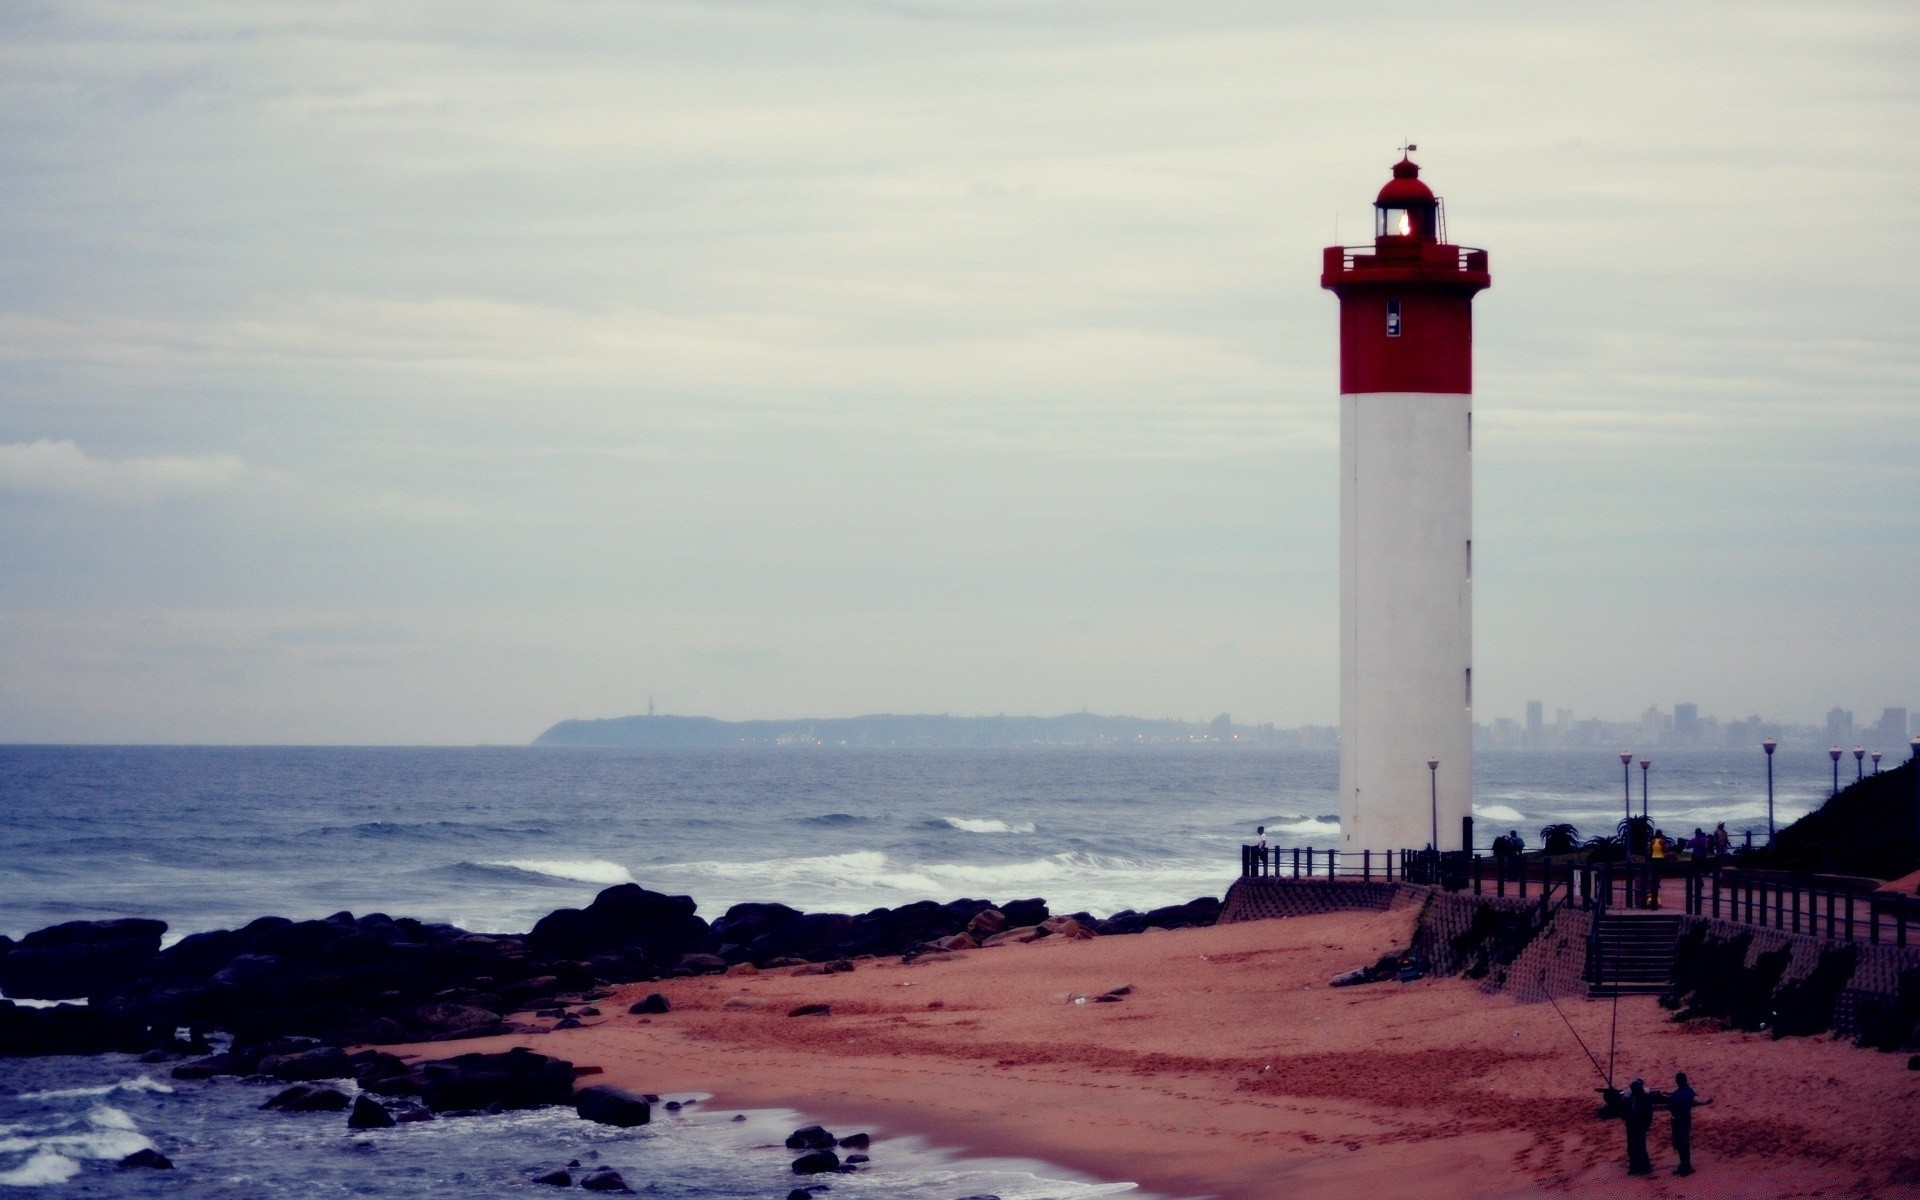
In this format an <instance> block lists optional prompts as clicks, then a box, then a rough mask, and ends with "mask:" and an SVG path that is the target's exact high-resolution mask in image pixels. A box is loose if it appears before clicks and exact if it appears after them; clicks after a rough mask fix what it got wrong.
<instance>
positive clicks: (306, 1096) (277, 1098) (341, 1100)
mask: <svg viewBox="0 0 1920 1200" xmlns="http://www.w3.org/2000/svg"><path fill="white" fill-rule="evenodd" d="M347 1103H348V1101H347V1094H346V1093H345V1092H341V1091H336V1090H335V1089H333V1088H330V1087H316V1086H314V1085H313V1084H311V1083H296V1084H294V1085H293V1086H292V1087H290V1088H287V1089H286V1090H285V1091H282V1092H276V1093H275V1094H274V1095H273V1096H272V1097H270V1098H269V1099H268V1100H267V1102H266V1103H265V1104H262V1105H261V1106H260V1107H261V1108H277V1109H279V1110H280V1111H281V1112H344V1111H345V1110H346V1107H347Z"/></svg>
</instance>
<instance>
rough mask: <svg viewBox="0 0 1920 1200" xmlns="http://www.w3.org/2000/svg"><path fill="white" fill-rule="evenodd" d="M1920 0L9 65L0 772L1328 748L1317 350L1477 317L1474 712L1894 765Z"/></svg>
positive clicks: (172, 9) (211, 51) (752, 23)
mask: <svg viewBox="0 0 1920 1200" xmlns="http://www.w3.org/2000/svg"><path fill="white" fill-rule="evenodd" d="M1917 101H1920V7H1916V6H1914V5H1912V4H1911V3H1908V2H1905V0H1902V2H1896V3H1847V2H1838V3H1827V4H1821V5H1808V4H1804V3H1793V4H1770V3H1765V2H1761V3H1739V4H1732V3H1717V2H1703V3H1697V4H1687V5H1673V4H1665V3H1645V4H1637V3H1623V4H1614V5H1580V6H1574V5H1541V4H1537V3H1480V4H1451V5H1444V6H1443V5H1425V4H1411V3H1408V4H1378V3H1299V4H1279V3H1259V4H1247V3H1232V2H1226V3H1212V4H1166V3H1164V2H1162V0H1152V2H1136V0H1105V2H1101V3H1081V2H1078V0H1051V2H1049V0H1018V2H1014V0H970V2H965V3H935V2H928V3H915V2H909V0H901V2H895V3H881V2H873V3H852V2H841V0H814V2H811V3H788V2H784V0H757V2H753V3H729V2H724V0H701V2H700V3H685V4H677V3H650V2H646V0H624V2H619V3H613V2H593V0H577V2H565V3H561V2H555V0H541V2H540V3H509V2H500V0H461V2H459V3H417V4H408V5H392V4H386V3H346V2H336V3H329V4H324V5H320V4H311V5H289V4H284V3H246V2H240V0H233V2H214V0H182V2H180V3H174V4H167V5H138V4H125V3H92V2H89V0H62V2H60V3H38V2H35V0H19V2H17V3H11V4H8V5H6V6H5V7H4V8H0V741H107V742H144V741H158V742H180V741H185V742H280V743H289V742H293V743H331V742H348V743H363V742H365V743H376V742H377V743H440V742H447V743H477V742H523V741H526V740H529V739H531V738H532V737H534V736H535V735H536V734H538V733H539V732H540V731H541V730H542V729H544V728H545V727H546V726H547V725H549V724H551V723H552V722H554V721H557V720H560V719H562V718H568V717H594V716H614V715H620V714H625V713H632V712H639V711H645V709H646V706H647V703H648V700H649V697H652V698H654V699H655V701H656V702H657V703H658V705H659V707H660V709H661V711H668V712H679V713H703V714H710V715H715V716H720V717H728V718H748V717H793V716H802V715H818V716H825V715H848V714H856V713H864V712H884V711H893V712H952V713H956V714H991V713H1000V712H1006V713H1039V714H1051V713H1058V712H1064V711H1073V710H1079V709H1082V708H1090V709H1093V710H1095V711H1104V712H1114V713H1128V714H1134V715H1141V716H1177V717H1186V718H1189V719H1205V718H1207V717H1210V716H1212V715H1213V714H1215V713H1218V712H1223V711H1224V712H1231V713H1232V714H1233V717H1234V719H1235V720H1236V721H1239V722H1247V723H1257V722H1264V721H1274V722H1277V723H1279V724H1281V725H1294V724H1302V723H1323V724H1330V723H1333V722H1334V721H1335V720H1337V711H1338V707H1337V692H1338V657H1337V649H1336V634H1337V628H1338V607H1337V605H1338V587H1337V584H1338V580H1337V563H1338V495H1337V483H1336V471H1337V455H1338V424H1337V411H1338V407H1337V400H1336V390H1337V385H1338V381H1337V376H1336V370H1335V367H1336V360H1335V350H1336V345H1335V326H1334V317H1335V302H1334V300H1333V298H1332V297H1331V295H1329V294H1327V293H1325V292H1322V291H1321V290H1320V288H1319V287H1318V272H1319V256H1320V249H1321V247H1323V246H1325V245H1328V244H1332V243H1334V242H1336V241H1346V242H1355V241H1361V240H1364V239H1365V237H1366V236H1367V235H1368V234H1369V233H1370V229H1371V226H1370V220H1371V210H1370V207H1369V206H1370V204H1371V201H1372V198H1373V195H1374V193H1375V192H1376V191H1377V189H1378V188H1379V186H1380V184H1381V183H1382V182H1384V180H1385V179H1386V178H1387V173H1388V167H1389V166H1390V165H1391V164H1392V163H1393V161H1394V160H1395V159H1396V158H1397V157H1398V151H1397V148H1398V147H1399V146H1400V145H1401V144H1402V143H1403V142H1404V141H1406V140H1409V139H1410V140H1412V141H1414V142H1417V143H1418V144H1419V146H1420V151H1419V153H1418V154H1417V155H1416V157H1417V158H1418V159H1419V160H1420V162H1421V163H1422V165H1423V167H1424V170H1425V175H1424V178H1426V179H1427V180H1428V181H1429V182H1430V183H1432V184H1433V186H1434V188H1435V190H1436V191H1438V192H1439V193H1440V194H1441V195H1442V196H1443V197H1444V198H1445V200H1446V203H1447V212H1448V218H1449V227H1450V228H1449V231H1450V233H1451V235H1452V238H1453V240H1455V241H1457V242H1460V243H1463V244H1468V245H1475V246H1483V247H1486V248H1487V249H1488V250H1489V251H1490V253H1491V263H1492V271H1493V278H1494V286H1493V288H1492V289H1491V290H1490V291H1488V292H1486V293H1483V294H1482V295H1481V296H1480V298H1479V299H1478V300H1477V302H1476V314H1477V322H1476V331H1475V337H1476V355H1477V359H1476V400H1475V410H1476V420H1475V431H1476V438H1475V472H1476V482H1475V489H1476V492H1475V526H1476V528H1475V539H1474V540H1475V579H1474V588H1475V604H1476V620H1475V652H1474V659H1475V677H1476V685H1477V686H1476V698H1477V700H1478V706H1477V710H1476V716H1477V717H1478V719H1481V720H1489V719H1491V718H1493V717H1496V716H1502V715H1511V716H1518V715H1520V713H1521V710H1522V706H1523V705H1524V703H1525V702H1526V701H1527V700H1529V699H1541V700H1544V701H1545V702H1546V704H1547V708H1548V712H1549V713H1551V712H1552V711H1553V710H1554V709H1555V708H1557V707H1570V708H1573V709H1574V710H1575V712H1576V714H1577V715H1579V716H1588V715H1601V716H1609V717H1628V716H1631V715H1633V714H1637V713H1638V712H1639V711H1640V710H1641V709H1642V708H1644V707H1645V706H1647V705H1648V704H1659V705H1661V706H1662V707H1668V706H1671V704H1672V703H1674V702H1675V701H1693V702H1697V703H1699V704H1700V705H1701V707H1702V711H1703V712H1704V713H1715V714H1718V715H1720V716H1723V717H1740V716H1745V715H1747V714H1749V713H1753V712H1760V713H1765V714H1767V715H1769V716H1772V717H1775V718H1780V719H1786V720H1792V721H1816V720H1823V719H1824V714H1825V712H1826V710H1827V708H1828V707H1830V706H1832V705H1834V704H1840V705H1844V706H1845V707H1848V708H1852V709H1854V710H1856V715H1857V716H1858V718H1859V719H1861V720H1863V721H1865V720H1871V719H1874V718H1876V717H1877V715H1878V712H1879V709H1880V707H1881V706H1883V705H1893V704H1905V705H1911V706H1914V707H1916V708H1920V633H1916V622H1920V421H1916V419H1915V417H1916V415H1917V414H1916V399H1917V393H1920V349H1917V347H1920V340H1917V339H1916V335H1915V323H1916V321H1917V320H1920V236H1917V235H1916V224H1920V167H1917V166H1916V162H1920V152H1916V149H1915V146H1914V136H1913V134H1912V128H1913V126H1914V124H1915V118H1916V117H1920V103H1917Z"/></svg>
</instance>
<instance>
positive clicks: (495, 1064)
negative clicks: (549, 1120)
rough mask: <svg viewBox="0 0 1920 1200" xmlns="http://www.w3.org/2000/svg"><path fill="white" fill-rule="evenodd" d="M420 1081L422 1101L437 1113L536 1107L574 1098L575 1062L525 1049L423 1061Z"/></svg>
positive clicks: (562, 1102) (515, 1048)
mask: <svg viewBox="0 0 1920 1200" xmlns="http://www.w3.org/2000/svg"><path fill="white" fill-rule="evenodd" d="M417 1077H418V1079H419V1083H420V1095H421V1098H422V1099H423V1100H425V1101H426V1103H427V1107H428V1108H431V1109H433V1110H434V1111H435V1112H450V1111H460V1110H475V1109H484V1108H489V1107H492V1106H494V1105H498V1106H499V1107H500V1108H501V1109H517V1108H538V1107H539V1106H541V1105H543V1104H566V1103H568V1102H569V1101H571V1099H572V1098H573V1064H572V1063H570V1062H567V1061H565V1060H564V1059H558V1058H552V1057H549V1056H547V1055H545V1054H536V1053H534V1052H533V1051H531V1050H528V1049H526V1048H525V1047H523V1046H516V1047H514V1048H513V1049H511V1050H508V1051H506V1052H505V1053H503V1054H462V1055H458V1056H457V1057H454V1058H449V1059H444V1060H442V1061H439V1062H428V1063H422V1064H421V1065H420V1067H419V1071H418V1076H417Z"/></svg>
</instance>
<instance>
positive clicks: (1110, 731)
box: [533, 712, 1337, 750]
mask: <svg viewBox="0 0 1920 1200" xmlns="http://www.w3.org/2000/svg"><path fill="white" fill-rule="evenodd" d="M1316 733H1324V734H1325V735H1327V740H1326V745H1327V746H1328V747H1332V746H1334V745H1336V744H1337V743H1336V742H1335V741H1334V740H1333V734H1334V731H1333V730H1331V729H1326V730H1319V729H1318V727H1311V726H1310V727H1307V729H1304V730H1293V729H1275V728H1274V727H1273V726H1272V725H1235V724H1234V723H1233V720H1232V718H1231V717H1229V716H1228V715H1227V714H1226V713H1221V714H1220V715H1219V716H1217V717H1215V718H1213V719H1212V720H1210V721H1180V720H1173V719H1154V718H1148V717H1109V716H1102V715H1100V714H1098V713H1088V712H1079V713H1067V714H1065V715H1063V716H1058V717H1009V716H1004V715H1002V716H993V717H955V716H949V715H946V714H944V713H943V714H939V715H909V714H896V713H876V714H873V715H871V716H864V717H823V718H802V719H797V720H790V721H722V720H719V719H717V718H714V717H677V716H669V715H666V714H664V713H663V714H661V715H659V716H651V715H648V716H633V717H607V718H603V719H600V720H576V721H562V722H560V723H559V724H558V725H555V726H554V727H553V728H551V729H549V730H547V731H546V732H545V733H543V734H541V735H540V736H539V737H537V738H535V739H534V740H533V744H534V745H536V746H619V747H635V748H644V749H665V748H693V749H713V750H718V749H726V748H737V747H746V746H904V747H921V748H928V749H947V748H952V749H968V748H989V749H991V748H996V747H1012V746H1123V745H1125V746H1141V745H1154V746H1171V745H1202V744H1214V745H1223V744H1224V745H1233V744H1253V745H1293V746H1298V745H1312V744H1318V743H1317V742H1315V741H1313V740H1310V739H1312V738H1313V736H1314V734H1316Z"/></svg>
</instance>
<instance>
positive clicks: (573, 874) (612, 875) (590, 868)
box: [473, 858, 633, 886]
mask: <svg viewBox="0 0 1920 1200" xmlns="http://www.w3.org/2000/svg"><path fill="white" fill-rule="evenodd" d="M473 865H474V866H477V867H495V868H504V869H506V870H509V871H520V872H522V873H524V874H527V875H545V876H547V877H548V878H549V879H569V880H572V881H573V882H575V883H598V884H605V885H607V886H612V885H613V884H616V883H632V882H633V873H632V872H630V871H628V870H627V869H626V868H625V867H623V866H621V865H620V864H619V863H617V862H608V861H607V860H606V859H604V858H582V859H572V858H506V859H499V860H495V861H491V862H483V863H475V864H473Z"/></svg>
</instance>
